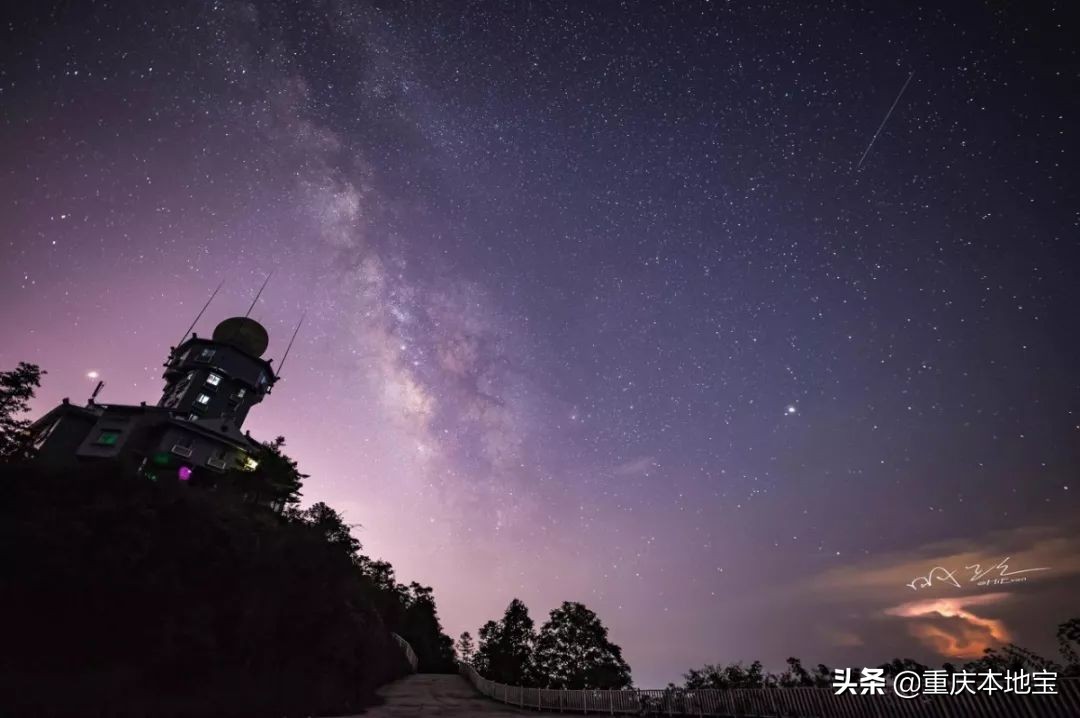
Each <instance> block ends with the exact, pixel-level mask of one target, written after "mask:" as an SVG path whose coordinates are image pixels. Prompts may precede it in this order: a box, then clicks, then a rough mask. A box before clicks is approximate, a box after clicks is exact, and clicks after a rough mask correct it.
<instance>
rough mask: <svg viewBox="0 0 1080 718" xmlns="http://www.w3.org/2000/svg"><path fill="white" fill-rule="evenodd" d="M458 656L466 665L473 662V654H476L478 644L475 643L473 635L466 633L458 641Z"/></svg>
mask: <svg viewBox="0 0 1080 718" xmlns="http://www.w3.org/2000/svg"><path fill="white" fill-rule="evenodd" d="M456 648H457V654H458V658H459V659H460V660H461V661H462V662H464V663H472V662H473V654H474V653H476V644H475V643H473V637H472V634H471V633H469V632H468V631H464V632H463V633H462V634H461V635H460V636H458V640H457V645H456Z"/></svg>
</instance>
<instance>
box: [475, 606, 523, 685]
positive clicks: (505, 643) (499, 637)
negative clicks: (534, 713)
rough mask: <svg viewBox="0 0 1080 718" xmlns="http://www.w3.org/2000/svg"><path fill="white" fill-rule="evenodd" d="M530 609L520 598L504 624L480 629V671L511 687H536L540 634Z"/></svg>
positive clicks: (478, 656) (505, 614)
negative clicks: (535, 661)
mask: <svg viewBox="0 0 1080 718" xmlns="http://www.w3.org/2000/svg"><path fill="white" fill-rule="evenodd" d="M533 625H534V624H533V620H532V618H531V617H530V616H529V609H528V608H527V607H526V606H525V604H524V603H522V602H521V601H519V600H518V599H516V598H515V599H514V600H512V601H511V602H510V605H508V606H507V607H506V612H505V613H504V614H503V617H502V620H500V621H488V622H487V623H485V624H484V625H483V626H482V627H481V628H480V645H479V647H478V648H477V650H476V664H477V670H478V671H480V672H481V673H482V674H483V675H484V676H487V677H488V678H490V679H491V680H493V681H498V682H499V683H505V684H507V685H516V686H523V685H531V684H532V676H531V669H532V665H531V664H532V652H533V643H534V641H535V640H536V634H535V631H534V630H533Z"/></svg>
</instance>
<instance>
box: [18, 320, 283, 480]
mask: <svg viewBox="0 0 1080 718" xmlns="http://www.w3.org/2000/svg"><path fill="white" fill-rule="evenodd" d="M297 328H298V329H299V327H297ZM293 337H294V338H295V334H294V335H293ZM268 343H269V337H268V335H267V333H266V329H264V328H263V327H262V325H261V324H259V323H258V322H256V321H255V320H254V319H249V318H248V317H233V318H231V319H226V320H225V321H223V322H221V323H220V324H218V326H217V328H216V329H214V334H213V336H212V337H211V338H209V339H204V338H202V337H200V336H198V335H197V334H194V333H191V334H190V335H185V338H184V341H182V342H181V343H180V345H179V346H176V347H173V348H172V349H171V350H170V352H169V357H168V359H167V361H166V362H165V365H164V366H165V373H164V375H163V378H164V379H165V388H164V390H163V391H162V394H161V398H160V399H159V400H158V402H157V404H156V405H154V406H150V405H147V404H146V402H143V403H141V404H139V405H137V406H131V405H122V404H100V403H98V402H97V401H96V397H97V393H98V390H100V388H101V386H102V385H101V384H98V390H95V392H94V396H93V397H91V398H90V400H89V401H88V402H87V404H86V406H76V405H74V404H71V403H70V402H69V401H68V400H67V399H65V400H64V402H63V403H62V404H60V406H57V407H56V408H55V409H53V410H52V411H50V412H49V413H47V414H45V416H43V417H41V418H40V419H38V420H37V421H36V422H34V424H33V425H32V426H31V427H30V432H31V440H32V442H33V446H34V448H35V449H36V461H38V462H40V463H42V464H45V465H52V466H57V465H60V466H63V465H72V464H77V463H79V462H84V461H93V460H102V459H106V460H112V461H117V462H119V463H121V464H123V465H125V466H127V467H129V468H132V469H135V470H138V471H140V472H141V473H143V474H144V475H146V476H148V477H150V478H153V479H158V478H162V477H171V478H178V479H180V480H183V481H187V480H191V479H192V478H199V477H204V478H206V479H209V481H208V483H213V476H214V475H215V474H224V473H226V472H229V471H233V470H239V471H244V470H247V471H252V470H254V469H255V468H257V466H258V459H259V455H260V452H261V450H262V445H261V444H259V442H257V441H256V440H255V439H253V438H251V436H250V434H247V433H244V432H242V431H241V429H242V428H243V425H244V420H245V419H246V418H247V415H248V412H249V411H251V408H252V407H253V406H255V405H256V404H258V403H259V402H260V401H262V400H263V398H264V397H265V396H266V395H267V394H269V393H270V390H271V388H272V387H273V386H274V384H275V382H277V380H278V378H279V375H278V374H277V373H275V371H274V369H273V367H272V366H271V362H270V361H269V360H266V359H263V358H262V355H263V353H264V352H265V351H266V348H267V345H268ZM290 344H291V342H290ZM286 353H287V352H286Z"/></svg>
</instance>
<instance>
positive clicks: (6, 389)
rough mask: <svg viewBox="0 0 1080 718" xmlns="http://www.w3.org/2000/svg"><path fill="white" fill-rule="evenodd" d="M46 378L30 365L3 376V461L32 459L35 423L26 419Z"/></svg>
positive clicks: (0, 382)
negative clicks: (30, 431) (31, 433)
mask: <svg viewBox="0 0 1080 718" xmlns="http://www.w3.org/2000/svg"><path fill="white" fill-rule="evenodd" d="M43 374H45V372H44V371H42V370H41V367H39V366H38V365H37V364H28V363H27V362H19V365H18V366H17V367H15V369H13V370H11V371H3V372H0V460H4V461H11V460H15V459H21V458H26V457H27V456H29V454H30V444H29V441H28V438H29V437H28V436H27V429H28V428H29V427H30V424H31V422H30V421H29V420H28V419H24V418H22V415H23V414H25V413H26V412H27V411H28V410H29V409H30V400H31V399H33V398H34V392H35V391H37V389H38V387H40V386H41V377H42V375H43Z"/></svg>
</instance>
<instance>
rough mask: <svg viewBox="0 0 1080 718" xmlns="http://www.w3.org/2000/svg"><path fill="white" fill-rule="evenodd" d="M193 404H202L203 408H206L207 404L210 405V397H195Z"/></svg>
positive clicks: (204, 395)
mask: <svg viewBox="0 0 1080 718" xmlns="http://www.w3.org/2000/svg"><path fill="white" fill-rule="evenodd" d="M195 403H196V404H202V405H203V406H206V405H207V404H209V403H210V395H209V394H199V395H198V396H197V397H195Z"/></svg>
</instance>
